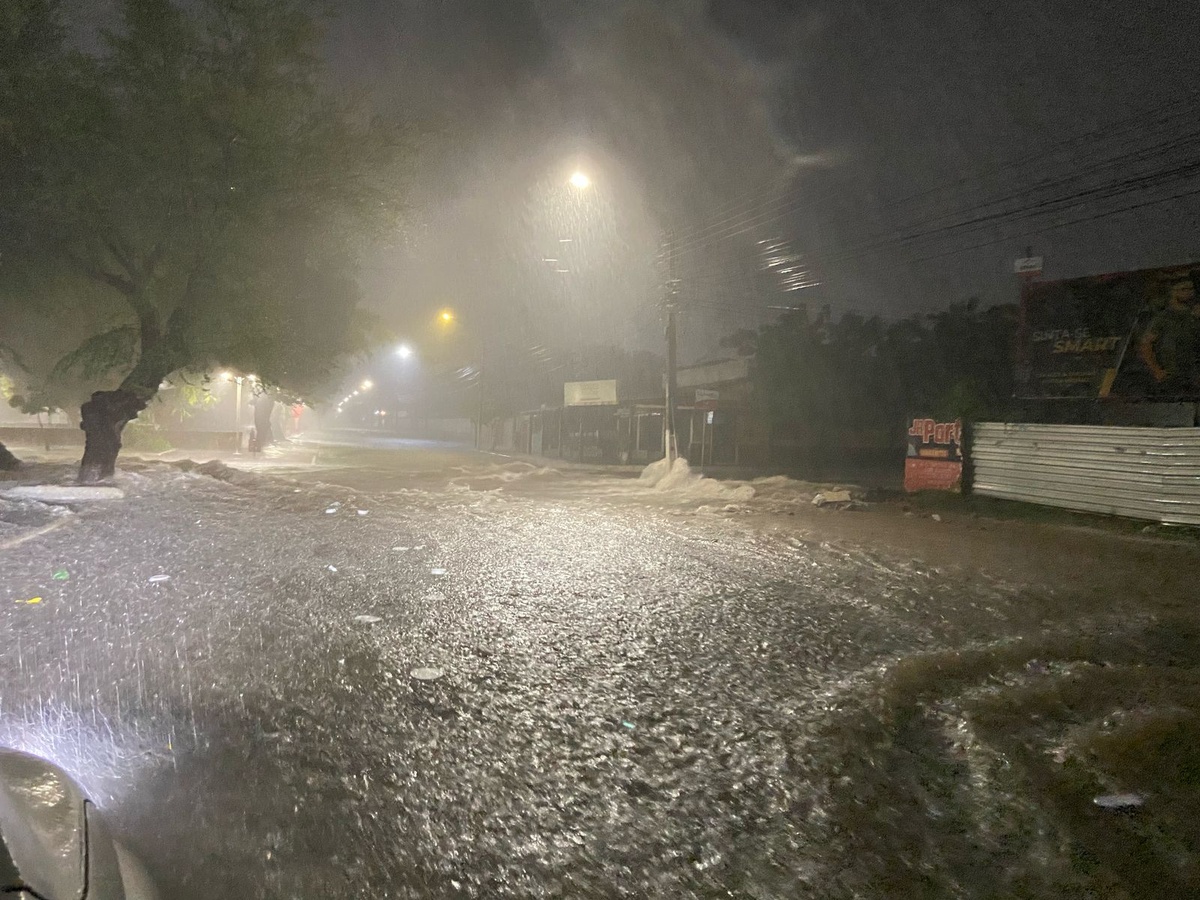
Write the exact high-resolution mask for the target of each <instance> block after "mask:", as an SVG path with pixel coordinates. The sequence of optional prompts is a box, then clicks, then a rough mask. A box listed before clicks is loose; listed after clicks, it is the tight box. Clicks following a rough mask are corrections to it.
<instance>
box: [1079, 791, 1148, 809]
mask: <svg viewBox="0 0 1200 900" xmlns="http://www.w3.org/2000/svg"><path fill="white" fill-rule="evenodd" d="M1092 802H1093V803H1095V804H1096V805H1097V806H1099V807H1100V808H1101V809H1134V808H1136V807H1138V806H1141V805H1143V804H1144V803H1145V802H1146V798H1145V797H1143V796H1142V795H1141V794H1101V795H1100V796H1099V797H1093V798H1092Z"/></svg>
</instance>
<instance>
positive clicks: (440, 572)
mask: <svg viewBox="0 0 1200 900" xmlns="http://www.w3.org/2000/svg"><path fill="white" fill-rule="evenodd" d="M429 574H430V575H445V574H446V570H445V569H430V570H429Z"/></svg>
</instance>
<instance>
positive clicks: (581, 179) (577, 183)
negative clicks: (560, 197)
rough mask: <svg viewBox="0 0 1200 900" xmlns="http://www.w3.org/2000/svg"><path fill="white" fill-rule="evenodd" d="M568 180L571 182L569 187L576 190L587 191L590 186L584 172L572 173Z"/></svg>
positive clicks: (590, 180) (590, 182)
mask: <svg viewBox="0 0 1200 900" xmlns="http://www.w3.org/2000/svg"><path fill="white" fill-rule="evenodd" d="M569 180H570V182H571V187H573V188H578V189H579V190H581V191H583V190H587V189H588V188H589V187H591V186H592V179H590V178H588V176H587V174H586V173H584V172H579V171H576V172H574V173H573V174H572V175H571V178H570V179H569Z"/></svg>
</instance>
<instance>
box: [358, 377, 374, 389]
mask: <svg viewBox="0 0 1200 900" xmlns="http://www.w3.org/2000/svg"><path fill="white" fill-rule="evenodd" d="M373 387H375V382H373V381H372V380H371V379H370V378H364V379H363V383H362V384H360V385H359V386H358V389H359V390H360V391H369V390H370V389H371V388H373Z"/></svg>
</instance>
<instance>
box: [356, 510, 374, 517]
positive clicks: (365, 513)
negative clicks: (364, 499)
mask: <svg viewBox="0 0 1200 900" xmlns="http://www.w3.org/2000/svg"><path fill="white" fill-rule="evenodd" d="M357 512H358V514H359V515H360V516H365V515H368V514H370V512H371V511H370V510H369V509H360V510H357Z"/></svg>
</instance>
